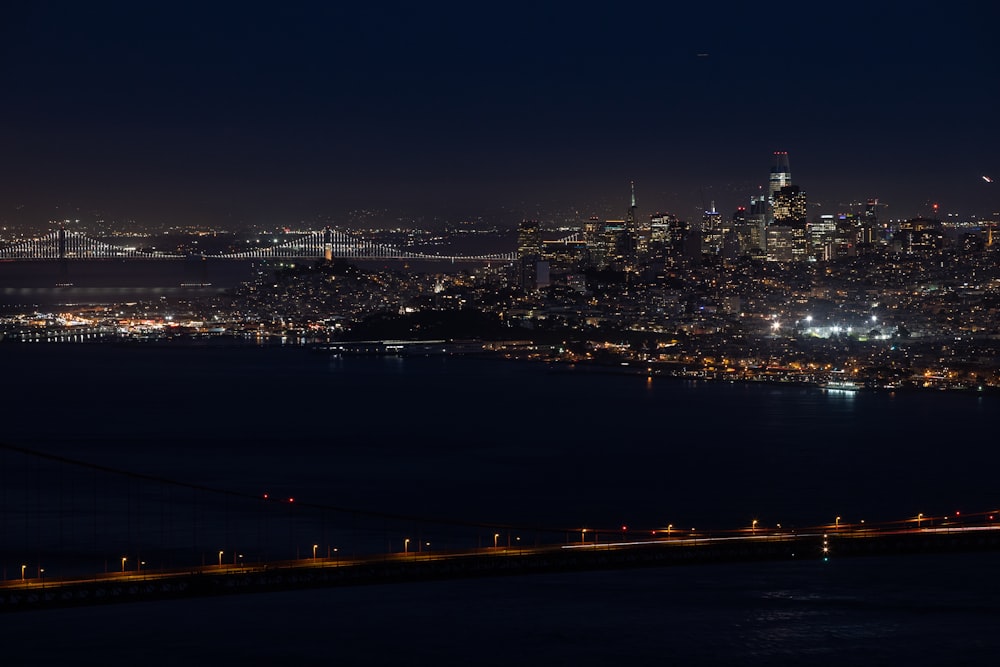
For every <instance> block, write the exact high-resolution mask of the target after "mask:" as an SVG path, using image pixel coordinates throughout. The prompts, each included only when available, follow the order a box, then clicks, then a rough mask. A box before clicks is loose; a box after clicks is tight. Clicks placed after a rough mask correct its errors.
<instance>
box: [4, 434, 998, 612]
mask: <svg viewBox="0 0 1000 667" xmlns="http://www.w3.org/2000/svg"><path fill="white" fill-rule="evenodd" d="M0 507H2V512H0V613H2V612H5V611H6V612H12V611H25V610H30V609H40V608H48V607H65V606H79V605H90V604H102V603H109V602H129V601H140V600H145V601H149V600H159V599H172V598H178V597H191V596H201V595H220V594H235V593H252V592H266V591H277V590H292V589H300V588H316V587H325V586H342V585H360V584H371V583H392V582H402V581H417V580H434V579H444V578H456V577H469V576H496V575H508V574H530V573H538V572H567V571H579V570H595V569H621V568H632V567H649V566H653V567H662V566H667V565H690V564H703V563H712V562H727V561H748V560H780V559H795V558H799V559H822V560H827V559H829V558H830V557H831V556H848V555H855V554H856V555H862V554H864V555H873V554H888V553H910V552H921V551H969V550H991V551H995V550H1000V523H998V521H997V519H1000V517H998V516H997V512H996V511H991V512H982V513H977V514H971V515H966V516H962V517H961V520H959V517H958V516H955V517H939V516H938V517H935V516H925V515H923V514H920V515H918V516H917V517H909V518H906V519H902V520H899V521H888V522H882V523H869V524H865V523H864V522H860V523H858V524H847V523H841V522H840V520H839V517H838V520H837V522H836V523H834V524H828V525H817V526H810V527H802V528H799V529H792V528H785V529H782V528H781V526H780V525H779V526H777V527H764V526H758V524H757V522H756V521H755V522H754V523H753V525H751V526H746V527H742V528H738V529H732V530H712V531H696V530H695V529H693V528H692V529H690V530H687V529H680V528H674V527H673V526H669V525H668V526H666V527H647V528H642V529H630V528H628V527H626V526H607V527H603V528H601V527H578V526H577V527H566V526H563V527H554V526H549V527H542V526H537V525H536V526H525V525H499V524H490V523H476V522H472V521H463V520H454V519H445V518H440V517H438V518H435V517H427V516H417V515H408V514H403V513H399V514H396V513H387V512H378V511H368V510H360V509H352V508H347V507H339V506H334V505H328V504H323V503H316V502H302V501H300V500H298V499H296V498H294V497H276V496H272V495H271V494H268V493H261V494H255V493H248V492H244V491H240V490H235V489H221V488H215V487H213V486H210V485H203V484H195V483H189V482H184V481H181V480H177V479H170V478H167V477H159V476H155V475H150V474H144V473H136V472H129V471H126V470H120V469H116V468H113V467H109V466H105V465H100V464H94V463H87V462H84V461H80V460H75V459H71V458H67V457H64V456H60V455H53V454H50V453H45V452H42V451H39V450H36V449H31V448H25V447H20V446H15V445H10V444H0Z"/></svg>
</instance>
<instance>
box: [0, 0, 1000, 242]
mask: <svg viewBox="0 0 1000 667" xmlns="http://www.w3.org/2000/svg"><path fill="white" fill-rule="evenodd" d="M903 9H904V5H902V4H899V3H881V4H880V5H879V6H877V7H863V6H862V5H861V4H860V3H848V4H847V5H844V4H840V5H838V7H837V9H836V10H833V9H811V10H809V11H801V12H788V13H780V12H778V13H763V12H760V11H759V10H755V9H751V8H746V7H741V8H726V9H725V11H716V10H708V9H700V8H690V7H688V8H682V9H676V8H659V9H645V8H644V9H636V10H632V11H630V12H625V11H621V10H618V11H615V10H612V9H610V8H609V9H605V10H603V11H598V10H594V9H581V8H575V9H573V10H572V11H571V7H570V6H568V5H564V4H560V3H548V4H544V5H541V6H539V7H536V8H533V9H532V11H530V12H529V11H528V10H527V8H522V7H517V6H515V7H511V8H505V10H504V11H502V12H501V11H492V12H491V11H490V9H489V8H480V9H478V10H470V9H468V8H461V7H460V6H458V5H454V6H451V5H448V4H444V5H437V6H434V7H430V8H428V7H422V8H420V9H419V10H418V9H415V8H411V7H407V6H406V5H403V4H395V3H389V4H388V5H382V6H379V7H374V8H360V7H354V8H341V7H337V8H333V7H316V6H312V5H308V4H306V5H296V6H292V7H288V8H278V7H270V6H266V5H260V4H255V3H251V4H241V5H232V6H227V5H214V6H213V7H210V8H202V7H199V8H198V10H197V12H195V10H194V5H185V4H183V3H181V4H179V5H177V4H175V5H171V6H170V7H169V8H150V7H134V6H130V5H128V4H125V3H120V4H118V3H110V4H104V5H101V6H99V7H86V8H84V7H78V6H75V5H73V4H71V3H52V4H47V5H32V6H27V7H20V8H16V9H8V10H7V11H6V14H7V17H6V18H7V20H5V21H4V23H5V26H6V27H5V29H4V30H3V33H2V35H0V36H2V38H3V39H2V44H0V53H2V55H3V56H4V57H3V62H4V63H5V64H4V65H3V66H0V82H2V83H3V85H4V87H5V90H6V93H7V95H6V97H7V100H6V103H5V105H4V106H3V109H2V110H0V127H2V129H0V145H2V146H3V149H4V153H5V158H6V159H5V160H4V163H3V165H4V166H3V167H2V168H0V178H2V182H3V186H2V187H0V224H8V225H15V226H16V225H18V224H24V223H29V222H34V223H37V222H40V221H44V220H46V219H59V218H61V217H68V218H72V217H77V216H76V215H73V214H72V213H73V212H74V211H76V212H82V213H88V214H89V213H91V212H100V213H101V214H103V215H106V216H108V217H110V218H118V219H134V220H136V221H139V222H150V223H165V222H171V223H174V224H202V225H211V226H217V227H239V226H245V225H272V226H279V225H288V224H294V223H296V222H299V221H302V220H314V219H316V218H317V217H323V216H327V217H334V218H336V217H338V216H343V215H345V212H347V211H350V210H356V209H371V208H375V209H382V208H384V209H390V210H393V211H401V212H403V213H404V214H407V215H412V216H422V217H426V218H428V219H452V220H454V219H463V218H468V219H476V218H477V217H482V218H484V219H485V220H487V221H489V220H490V218H491V216H493V217H496V216H499V215H500V213H498V212H505V213H507V214H509V215H510V216H511V217H513V218H517V217H532V216H534V215H552V216H554V215H557V214H572V213H573V212H576V213H578V214H579V215H580V216H581V217H583V218H585V217H587V216H589V215H595V214H596V215H604V214H605V211H612V212H617V211H620V212H621V213H620V214H624V212H625V209H626V208H627V205H628V201H629V183H630V182H635V183H636V197H637V204H638V208H639V211H640V214H642V215H648V214H650V213H653V212H655V211H668V212H671V213H675V214H677V215H680V216H682V217H685V218H688V219H693V218H695V217H696V216H697V215H698V211H699V210H703V209H705V208H707V207H709V206H710V204H711V202H713V201H714V202H715V204H716V207H717V210H719V211H720V213H722V214H723V215H729V214H730V213H731V212H732V211H733V210H735V208H736V207H737V206H741V205H746V204H747V203H748V202H749V199H750V197H751V196H753V195H755V194H758V193H759V192H760V191H761V189H763V190H764V191H765V192H766V191H767V188H768V170H769V168H770V166H771V156H772V155H773V153H774V152H775V151H787V152H788V154H789V156H790V162H791V170H792V173H793V174H794V182H795V184H796V185H799V186H800V187H801V188H802V189H803V191H805V192H806V193H807V195H808V201H809V202H810V213H811V214H813V213H818V212H836V211H838V210H842V209H843V208H844V206H846V205H849V204H850V203H851V202H858V201H864V200H867V199H870V198H878V199H879V200H880V201H881V202H884V203H885V204H886V205H887V207H888V209H887V215H888V216H889V217H892V218H897V219H905V218H912V217H916V216H919V215H924V214H927V213H928V212H929V211H930V210H931V209H930V206H931V204H932V203H939V204H940V207H941V209H940V210H941V211H947V212H953V213H956V214H958V215H961V216H963V217H971V216H980V217H985V216H990V215H992V214H993V213H994V212H996V211H997V210H1000V202H998V199H997V196H996V194H995V190H994V188H995V186H994V185H993V184H992V183H990V182H989V181H988V180H987V179H986V178H983V177H984V176H986V177H988V178H992V176H993V175H995V167H996V161H995V160H996V158H995V155H996V154H997V148H998V145H997V144H998V140H997V138H996V133H995V132H993V131H991V125H992V122H993V121H992V117H993V116H995V112H996V110H997V101H998V100H997V92H996V87H995V86H993V85H992V83H993V81H994V80H995V76H994V75H993V74H992V72H991V63H992V62H994V61H995V60H996V58H995V56H996V47H995V46H994V45H993V43H992V42H991V41H990V40H989V39H987V37H988V35H987V33H986V27H985V23H984V22H983V21H982V20H981V17H980V16H978V15H977V13H976V11H975V9H974V8H973V7H962V6H958V7H949V11H948V12H947V13H945V12H941V11H940V10H939V8H938V7H937V6H936V5H934V4H933V3H922V4H913V3H910V4H907V5H905V11H903ZM63 213H65V215H62V214H63Z"/></svg>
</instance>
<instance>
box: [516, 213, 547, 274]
mask: <svg viewBox="0 0 1000 667" xmlns="http://www.w3.org/2000/svg"><path fill="white" fill-rule="evenodd" d="M541 253H542V236H541V228H540V225H539V224H538V221H537V220H523V221H522V222H521V224H520V225H519V226H518V228H517V259H518V266H519V268H520V272H519V276H518V282H519V283H520V285H521V287H522V288H526V289H527V288H533V287H535V286H536V282H537V270H538V262H539V260H540V259H541Z"/></svg>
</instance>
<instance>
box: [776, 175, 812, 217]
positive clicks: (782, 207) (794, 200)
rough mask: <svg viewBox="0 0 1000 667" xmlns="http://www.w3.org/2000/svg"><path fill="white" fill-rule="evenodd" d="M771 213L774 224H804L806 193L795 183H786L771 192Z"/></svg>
mask: <svg viewBox="0 0 1000 667" xmlns="http://www.w3.org/2000/svg"><path fill="white" fill-rule="evenodd" d="M771 206H772V215H773V216H774V224H776V225H805V224H806V218H807V215H808V213H807V210H806V193H804V192H802V188H800V187H799V186H797V185H786V186H785V187H783V188H781V189H780V190H778V191H777V192H775V193H773V195H772V199H771Z"/></svg>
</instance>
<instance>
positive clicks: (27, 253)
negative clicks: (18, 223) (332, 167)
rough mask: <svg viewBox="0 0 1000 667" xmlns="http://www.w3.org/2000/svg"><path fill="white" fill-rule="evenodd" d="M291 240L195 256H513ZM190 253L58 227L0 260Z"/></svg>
mask: <svg viewBox="0 0 1000 667" xmlns="http://www.w3.org/2000/svg"><path fill="white" fill-rule="evenodd" d="M289 236H291V237H292V238H290V239H288V240H285V241H283V242H281V243H275V244H273V245H270V246H259V247H254V248H247V249H245V250H238V251H231V252H220V253H212V254H208V253H205V254H201V255H196V256H199V257H206V258H213V259H231V260H246V259H323V258H326V259H333V258H338V259H353V260H382V259H398V260H423V261H448V262H463V261H472V262H482V261H501V262H508V261H513V260H514V259H516V257H517V253H515V252H505V253H485V254H482V253H480V254H465V255H461V254H446V255H440V254H433V253H426V252H417V251H412V250H405V249H401V248H398V247H396V246H394V245H392V244H389V243H383V242H380V241H377V240H372V239H367V238H365V237H363V236H361V235H359V234H349V233H347V232H344V231H341V230H337V229H332V228H329V227H328V228H326V229H324V230H321V231H304V232H300V233H297V234H289ZM191 256H192V255H191V254H190V253H181V252H170V251H162V250H156V249H153V248H143V247H139V246H134V245H125V244H117V243H112V242H110V241H107V240H101V239H95V238H92V237H90V236H87V235H86V234H83V233H81V232H74V231H68V230H65V229H58V230H55V231H52V232H50V233H49V234H47V235H45V236H42V237H39V238H34V239H26V240H23V241H18V242H16V243H12V244H10V245H8V246H7V247H5V248H0V260H74V259H123V260H129V259H149V260H178V259H187V258H189V257H191Z"/></svg>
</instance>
